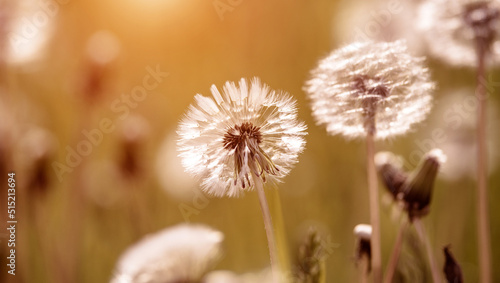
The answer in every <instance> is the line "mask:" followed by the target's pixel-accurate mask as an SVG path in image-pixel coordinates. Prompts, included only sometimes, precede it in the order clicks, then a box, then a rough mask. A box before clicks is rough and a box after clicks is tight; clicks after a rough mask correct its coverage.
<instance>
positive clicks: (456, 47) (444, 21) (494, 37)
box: [418, 0, 500, 67]
mask: <svg viewBox="0 0 500 283" xmlns="http://www.w3.org/2000/svg"><path fill="white" fill-rule="evenodd" d="M499 20H500V1H497V0H493V1H490V0H484V1H478V0H428V1H426V2H424V3H423V4H422V5H421V7H420V9H419V24H418V26H419V29H421V30H422V32H423V34H424V35H425V37H426V40H427V42H428V46H429V49H430V51H431V53H433V54H434V55H435V56H436V58H439V59H442V60H443V61H445V62H447V63H449V64H453V65H459V66H471V67H475V66H477V57H476V56H477V54H476V52H477V50H476V48H477V43H478V40H480V41H481V42H482V43H483V44H485V47H486V48H487V49H488V52H487V53H489V55H490V56H489V57H488V60H487V62H488V64H490V65H498V63H499V62H500V56H499V55H500V40H499V38H498V32H499V31H500V21H499Z"/></svg>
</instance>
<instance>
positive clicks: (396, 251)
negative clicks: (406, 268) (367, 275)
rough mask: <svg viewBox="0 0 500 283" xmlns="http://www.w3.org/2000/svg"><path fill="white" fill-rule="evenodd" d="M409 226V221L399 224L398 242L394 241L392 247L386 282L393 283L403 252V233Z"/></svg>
mask: <svg viewBox="0 0 500 283" xmlns="http://www.w3.org/2000/svg"><path fill="white" fill-rule="evenodd" d="M406 227H408V222H406V221H405V222H403V224H401V225H400V226H399V231H398V235H397V236H396V243H394V248H393V249H392V254H391V258H390V259H389V264H388V265H387V268H386V270H385V278H384V283H391V282H392V279H393V277H394V272H395V271H396V267H397V266H398V261H399V255H400V254H401V247H402V245H403V235H404V232H405V230H406Z"/></svg>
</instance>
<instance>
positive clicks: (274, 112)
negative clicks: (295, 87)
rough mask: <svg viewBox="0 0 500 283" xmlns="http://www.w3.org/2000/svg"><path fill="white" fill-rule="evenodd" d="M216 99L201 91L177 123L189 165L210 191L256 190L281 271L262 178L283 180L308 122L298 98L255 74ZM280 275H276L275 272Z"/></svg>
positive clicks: (228, 86)
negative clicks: (273, 87) (300, 116)
mask: <svg viewBox="0 0 500 283" xmlns="http://www.w3.org/2000/svg"><path fill="white" fill-rule="evenodd" d="M211 92H212V95H213V98H209V97H205V96H202V95H199V94H198V95H196V96H195V100H196V104H194V105H191V106H190V107H189V110H188V111H187V113H186V115H185V116H184V118H183V119H182V121H181V122H180V125H179V128H178V131H177V133H178V135H179V137H180V138H179V141H178V150H179V152H180V156H181V157H182V163H183V165H184V167H185V168H186V170H187V171H188V172H190V173H192V174H193V175H195V176H197V177H199V178H201V180H202V189H203V190H204V191H206V192H207V193H209V194H212V195H215V196H218V197H222V196H229V197H233V196H238V195H240V194H241V193H242V192H243V191H245V190H252V189H254V188H255V189H256V190H257V193H258V195H259V200H260V204H261V208H262V213H263V217H264V224H265V228H266V233H267V238H268V242H269V250H270V256H271V266H272V267H273V270H274V271H275V272H276V271H277V266H276V264H277V257H276V252H275V249H276V248H275V243H274V233H273V227H272V221H271V214H270V212H269V207H268V205H267V200H266V196H265V192H264V189H263V183H264V182H266V181H270V182H278V181H280V180H281V179H282V178H283V177H284V176H286V175H287V174H288V173H289V172H290V169H291V168H292V166H293V165H294V164H295V163H297V158H298V154H299V153H300V152H301V151H302V150H303V149H304V145H305V140H304V135H305V134H306V131H305V130H306V126H305V124H304V123H302V122H299V121H298V120H297V108H296V102H295V100H293V99H292V98H291V97H290V96H289V95H288V94H285V93H278V92H275V91H272V90H270V89H269V87H268V86H267V85H263V84H261V82H260V81H259V79H257V78H255V79H254V80H252V81H251V83H250V85H248V82H247V81H246V80H245V79H241V80H240V82H239V85H238V86H237V85H236V84H235V83H233V82H226V84H225V85H224V88H223V91H222V93H220V92H219V90H218V89H217V87H215V86H212V88H211ZM276 275H277V274H276Z"/></svg>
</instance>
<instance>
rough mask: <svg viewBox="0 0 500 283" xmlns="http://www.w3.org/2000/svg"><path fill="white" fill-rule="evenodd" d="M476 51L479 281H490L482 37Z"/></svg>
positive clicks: (483, 47) (485, 95)
mask: <svg viewBox="0 0 500 283" xmlns="http://www.w3.org/2000/svg"><path fill="white" fill-rule="evenodd" d="M476 51H477V82H476V84H477V85H476V98H477V100H478V109H477V128H476V134H477V141H476V142H477V186H478V187H477V217H478V221H477V229H478V242H479V268H480V279H481V281H480V282H482V283H490V282H491V262H490V260H491V248H490V225H489V217H488V180H487V179H488V175H487V174H488V173H487V159H488V152H487V149H486V98H487V93H486V74H485V73H486V68H485V59H486V58H485V57H486V52H487V44H486V42H485V41H484V40H482V39H481V38H478V39H476Z"/></svg>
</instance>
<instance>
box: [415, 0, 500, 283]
mask: <svg viewBox="0 0 500 283" xmlns="http://www.w3.org/2000/svg"><path fill="white" fill-rule="evenodd" d="M420 18H421V20H420V26H421V29H422V30H423V31H425V33H426V34H427V37H428V40H427V41H428V45H429V49H430V50H431V52H432V53H434V55H435V56H436V57H438V58H442V59H443V61H444V62H446V63H448V64H450V65H458V66H461V65H463V66H469V67H474V68H475V69H476V89H475V96H476V99H477V102H478V103H477V110H476V113H477V119H476V146H477V147H476V148H477V151H476V174H477V190H476V192H477V219H478V220H477V233H478V246H479V249H478V252H479V267H480V281H481V282H484V283H489V282H492V275H491V274H492V272H491V270H492V268H491V266H492V264H491V240H490V238H491V228H490V220H489V218H490V216H489V213H490V212H489V197H488V195H489V192H488V181H489V180H488V168H487V166H488V158H489V153H488V149H487V140H488V136H487V134H488V128H487V124H488V119H487V113H486V112H487V101H488V96H489V93H488V90H487V87H488V84H489V83H490V82H489V81H487V80H486V73H487V69H488V68H489V67H493V66H496V65H498V62H499V60H500V56H499V53H500V41H499V37H498V33H499V32H500V1H497V0H491V1H490V0H487V1H476V0H460V1H449V0H448V1H447V0H433V1H426V2H424V3H423V4H422V7H421V11H420Z"/></svg>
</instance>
